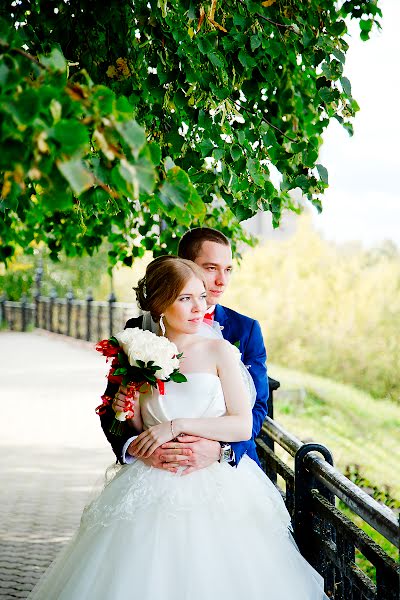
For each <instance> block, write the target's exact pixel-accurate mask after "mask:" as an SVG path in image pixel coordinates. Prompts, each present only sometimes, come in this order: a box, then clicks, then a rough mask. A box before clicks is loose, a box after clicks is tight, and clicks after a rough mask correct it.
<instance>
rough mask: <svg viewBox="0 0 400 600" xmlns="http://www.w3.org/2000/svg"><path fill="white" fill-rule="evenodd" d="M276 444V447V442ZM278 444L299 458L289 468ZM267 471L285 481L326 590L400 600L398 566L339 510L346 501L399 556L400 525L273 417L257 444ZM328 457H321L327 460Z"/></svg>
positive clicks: (349, 599)
mask: <svg viewBox="0 0 400 600" xmlns="http://www.w3.org/2000/svg"><path fill="white" fill-rule="evenodd" d="M271 442H272V443H271ZM275 445H277V446H278V448H279V449H280V450H284V451H285V452H286V453H287V454H289V456H290V457H293V459H294V468H293V469H292V468H291V467H290V466H288V465H287V464H286V463H285V462H284V461H283V460H282V458H280V457H279V456H278V455H277V453H276V452H275ZM257 450H258V454H259V456H260V460H261V464H262V467H263V469H264V471H265V472H266V473H267V474H268V475H269V477H270V478H271V479H272V480H273V481H278V482H279V487H280V489H281V492H282V495H283V497H284V499H285V502H286V506H287V508H288V510H289V512H290V515H291V517H292V523H293V530H294V537H295V539H296V542H297V544H298V546H299V548H300V550H301V552H302V554H303V555H304V556H305V558H306V559H307V560H308V561H309V562H310V563H311V564H312V565H313V566H314V567H315V569H317V571H319V572H320V573H321V575H322V576H323V578H324V581H325V591H326V593H327V595H328V596H330V597H331V598H334V599H335V600H398V599H399V595H400V570H399V565H398V563H396V561H395V560H394V559H393V558H391V557H390V556H389V555H388V554H387V553H386V552H384V550H383V549H382V548H381V547H380V546H379V545H378V544H377V543H376V542H375V541H374V540H373V539H372V538H371V537H369V536H368V535H367V534H366V533H364V531H363V530H362V529H361V528H360V527H358V526H357V525H355V524H354V522H353V521H352V520H350V519H349V518H348V517H347V516H346V515H345V514H344V513H343V512H342V511H341V510H339V509H338V508H337V506H336V503H337V500H340V501H341V502H343V503H344V505H345V506H346V507H348V508H349V509H350V510H351V511H352V512H353V513H355V514H356V515H358V517H359V518H361V519H362V520H363V521H364V522H365V523H368V525H370V526H371V527H372V528H373V529H375V531H377V532H378V533H379V534H380V535H381V536H383V538H385V540H387V541H388V542H390V544H392V545H393V546H394V548H396V549H397V552H398V551H399V541H400V534H399V521H398V517H397V516H396V514H395V513H394V512H393V511H392V510H391V509H389V508H388V507H386V506H384V505H382V504H380V503H378V502H377V501H376V500H374V499H373V498H371V497H370V496H369V495H368V494H367V493H366V492H364V491H363V490H362V489H360V488H359V487H358V486H357V485H355V484H354V483H352V482H351V481H350V480H349V479H347V477H345V476H344V475H343V474H342V473H340V472H339V471H337V470H336V469H335V468H334V466H333V459H332V456H331V453H330V452H329V450H328V449H327V448H325V447H324V446H321V445H320V444H313V443H311V444H303V443H302V442H301V441H300V440H298V439H297V438H296V437H295V436H293V435H292V434H291V433H289V432H287V431H285V429H283V428H282V427H281V426H280V425H279V424H278V423H276V421H273V420H272V419H271V418H270V417H267V418H266V420H265V422H264V425H263V429H262V432H261V434H260V436H259V438H258V439H257ZM320 455H322V457H323V458H321V456H320ZM357 553H361V554H362V555H363V557H365V558H366V559H367V561H369V563H370V564H371V566H372V568H373V569H374V570H375V574H376V576H375V581H373V580H372V579H371V578H370V577H369V576H367V575H366V573H364V571H362V570H361V569H360V568H359V566H358V565H357V562H356V554H357Z"/></svg>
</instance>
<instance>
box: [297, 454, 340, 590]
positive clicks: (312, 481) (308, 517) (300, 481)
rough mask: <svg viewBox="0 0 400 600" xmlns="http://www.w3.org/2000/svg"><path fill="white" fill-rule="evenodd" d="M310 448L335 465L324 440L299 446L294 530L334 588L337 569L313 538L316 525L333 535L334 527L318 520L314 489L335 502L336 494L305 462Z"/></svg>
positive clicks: (307, 555) (303, 549)
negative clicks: (319, 522) (318, 479)
mask: <svg viewBox="0 0 400 600" xmlns="http://www.w3.org/2000/svg"><path fill="white" fill-rule="evenodd" d="M310 452H319V453H320V454H322V456H323V457H324V459H325V460H326V462H327V463H329V464H330V465H332V466H333V457H332V454H331V452H330V451H329V450H328V448H326V447H325V446H322V445H321V444H314V443H309V444H303V445H302V446H300V448H299V449H298V450H297V452H296V454H295V457H294V512H293V530H294V537H295V539H296V542H297V544H298V546H299V548H300V552H301V553H302V554H303V556H304V557H305V558H306V559H307V560H308V561H309V562H310V563H311V564H312V566H313V567H314V568H315V569H317V571H319V572H320V573H321V575H322V576H323V577H324V580H325V585H327V586H328V587H329V588H330V589H332V587H333V580H334V569H333V566H332V565H329V564H328V563H327V561H326V560H325V559H323V557H321V556H320V555H319V553H318V548H316V547H315V544H314V539H313V531H314V529H315V528H319V529H321V530H323V532H322V531H321V533H323V537H325V538H326V539H330V538H332V535H333V534H332V531H330V530H328V529H329V528H328V529H327V528H326V525H324V524H323V523H322V524H318V523H317V521H316V520H315V519H314V518H313V508H312V493H311V492H312V490H318V491H319V493H320V494H321V495H322V496H324V498H326V499H327V500H328V502H330V503H331V504H333V505H334V504H335V496H334V494H333V493H332V492H331V491H329V490H328V489H327V488H326V487H325V486H324V485H322V484H321V483H318V482H317V480H316V478H315V477H314V475H312V473H310V471H309V470H308V469H307V467H306V464H305V459H306V457H307V455H308V454H309V453H310Z"/></svg>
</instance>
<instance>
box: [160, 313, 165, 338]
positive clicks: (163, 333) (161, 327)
mask: <svg viewBox="0 0 400 600" xmlns="http://www.w3.org/2000/svg"><path fill="white" fill-rule="evenodd" d="M163 316H164V315H163V314H161V315H160V329H161V333H162V335H165V325H164V321H163Z"/></svg>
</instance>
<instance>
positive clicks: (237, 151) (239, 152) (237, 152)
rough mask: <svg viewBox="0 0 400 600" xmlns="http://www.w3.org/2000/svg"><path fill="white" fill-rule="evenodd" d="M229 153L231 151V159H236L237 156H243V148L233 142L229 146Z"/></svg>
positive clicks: (237, 158)
mask: <svg viewBox="0 0 400 600" xmlns="http://www.w3.org/2000/svg"><path fill="white" fill-rule="evenodd" d="M230 153H231V157H232V160H233V161H235V162H236V161H237V160H239V158H241V157H242V156H243V149H242V148H241V146H238V145H237V144H233V145H232V146H231V147H230Z"/></svg>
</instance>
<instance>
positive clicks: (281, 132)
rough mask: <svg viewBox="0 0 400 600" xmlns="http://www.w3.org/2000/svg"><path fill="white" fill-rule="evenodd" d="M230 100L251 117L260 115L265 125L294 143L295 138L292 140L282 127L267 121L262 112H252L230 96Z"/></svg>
mask: <svg viewBox="0 0 400 600" xmlns="http://www.w3.org/2000/svg"><path fill="white" fill-rule="evenodd" d="M231 100H232V102H233V103H234V104H235V105H236V106H237V107H238V108H240V109H241V110H244V111H245V112H247V113H248V114H249V115H253V117H261V119H262V120H263V121H264V123H266V124H267V125H269V126H270V127H272V129H275V131H279V133H280V134H281V135H283V137H285V138H286V139H288V140H290V141H291V142H294V143H296V142H297V140H294V139H293V138H291V137H289V136H288V135H287V134H286V133H285V132H284V131H282V129H279V127H277V126H276V125H274V124H273V123H271V122H270V121H268V119H266V118H265V117H264V115H263V114H261V115H259V114H257V113H255V112H253V111H252V110H250V109H249V108H246V107H245V106H242V105H241V104H239V102H238V101H237V100H233V98H231Z"/></svg>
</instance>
